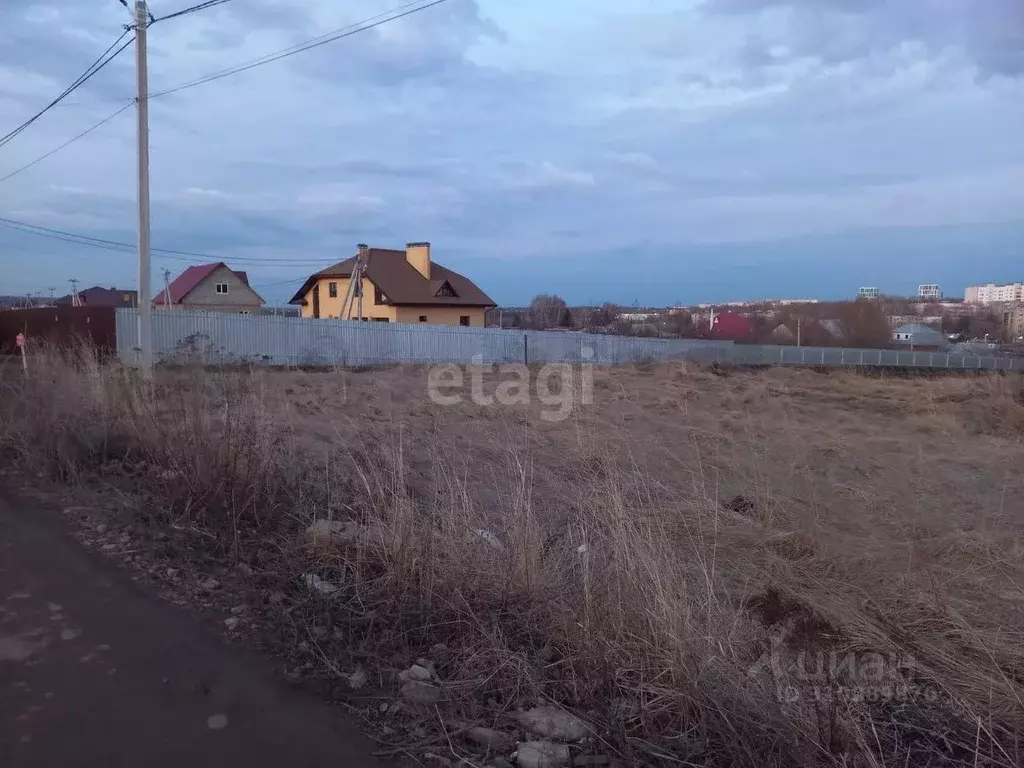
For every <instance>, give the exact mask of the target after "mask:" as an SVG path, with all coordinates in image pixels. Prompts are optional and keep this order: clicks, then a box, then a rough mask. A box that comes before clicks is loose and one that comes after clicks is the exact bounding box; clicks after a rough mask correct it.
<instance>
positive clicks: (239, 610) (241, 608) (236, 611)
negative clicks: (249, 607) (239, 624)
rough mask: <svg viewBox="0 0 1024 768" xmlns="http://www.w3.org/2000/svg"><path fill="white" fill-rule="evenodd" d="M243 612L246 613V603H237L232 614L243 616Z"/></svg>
mask: <svg viewBox="0 0 1024 768" xmlns="http://www.w3.org/2000/svg"><path fill="white" fill-rule="evenodd" d="M243 613H245V606H244V605H236V606H235V607H234V608H232V609H231V614H232V615H233V616H241V615H242V614H243Z"/></svg>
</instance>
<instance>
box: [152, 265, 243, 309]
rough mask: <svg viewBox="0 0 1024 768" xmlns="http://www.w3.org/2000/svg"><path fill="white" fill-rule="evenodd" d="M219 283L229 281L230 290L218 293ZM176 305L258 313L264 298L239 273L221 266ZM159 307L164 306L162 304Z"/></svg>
mask: <svg viewBox="0 0 1024 768" xmlns="http://www.w3.org/2000/svg"><path fill="white" fill-rule="evenodd" d="M217 283H227V284H228V292H227V293H226V294H224V293H217ZM176 306H178V307H180V308H181V309H189V310H193V311H198V312H239V311H241V310H243V309H247V310H249V311H250V312H253V313H254V314H258V312H259V309H260V307H262V306H263V300H262V299H261V298H260V297H259V296H257V295H256V294H255V293H254V292H253V290H252V288H250V287H249V286H247V285H246V284H245V283H243V282H242V280H241V278H239V276H238V275H236V274H235V273H234V272H232V271H231V270H230V269H226V268H225V267H219V268H218V269H216V270H215V271H214V272H212V273H211V274H210V275H209V276H208V277H207V278H206V279H205V280H203V282H201V283H200V284H199V285H197V286H196V287H195V288H193V289H192V290H191V291H189V293H188V294H187V295H186V296H185V298H184V299H182V301H181V303H180V304H178V305H176ZM157 308H158V309H163V308H164V307H163V305H162V304H160V305H157Z"/></svg>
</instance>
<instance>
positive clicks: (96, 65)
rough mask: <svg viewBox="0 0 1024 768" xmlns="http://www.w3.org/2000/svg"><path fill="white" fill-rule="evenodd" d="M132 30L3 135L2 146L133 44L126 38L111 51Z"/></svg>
mask: <svg viewBox="0 0 1024 768" xmlns="http://www.w3.org/2000/svg"><path fill="white" fill-rule="evenodd" d="M130 30H131V27H128V28H126V29H125V30H124V32H122V33H121V35H120V37H118V38H117V40H115V41H114V42H113V43H112V44H111V45H110V47H109V48H107V50H105V51H104V52H103V53H102V55H100V57H99V58H98V59H96V61H94V62H93V63H92V64H91V65H90V66H89V68H88V69H87V70H85V72H83V73H82V74H81V75H79V76H78V78H77V79H76V80H75V81H74V82H73V83H72V84H71V85H69V86H68V87H67V88H65V89H64V92H63V93H61V94H60V96H58V97H57V98H56V99H54V100H53V101H51V102H50V103H49V104H47V105H46V106H45V107H43V108H42V109H41V110H39V111H38V112H36V114H34V115H33V116H32V117H30V118H29V119H28V120H26V121H25V122H24V123H22V124H21V125H19V126H18V127H17V128H15V129H14V130H13V131H11V132H10V133H8V134H7V135H5V136H3V137H0V147H3V146H5V145H6V144H8V143H9V142H11V141H12V140H13V139H14V138H15V137H16V136H17V135H18V134H20V133H21V132H22V131H24V130H25V129H26V128H28V127H29V126H30V125H32V123H34V122H35V121H36V120H38V119H39V118H40V117H42V116H43V115H45V114H46V113H47V112H49V111H50V110H51V109H53V108H54V107H55V106H56V105H57V104H59V103H60V102H61V101H62V100H63V99H64V98H65V97H67V96H69V95H70V94H72V93H74V91H75V90H77V89H78V88H79V87H80V86H82V85H83V84H85V83H86V82H87V81H88V80H89V79H90V78H92V77H93V76H94V75H95V74H96V73H97V72H99V71H100V70H101V69H103V68H104V67H105V66H107V64H109V63H110V62H111V61H113V60H114V59H115V58H117V56H118V55H119V54H120V53H121V52H122V51H123V50H124V49H125V48H127V47H128V46H129V45H131V44H132V41H131V40H126V41H125V43H124V44H123V45H122V46H121V47H120V48H118V49H117V50H116V51H114V52H113V53H110V52H111V51H112V50H113V49H114V47H115V46H116V45H117V44H118V43H120V42H121V41H122V40H124V37H125V35H127V34H128V32H129V31H130ZM108 54H109V55H108Z"/></svg>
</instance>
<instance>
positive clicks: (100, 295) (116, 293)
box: [56, 285, 138, 307]
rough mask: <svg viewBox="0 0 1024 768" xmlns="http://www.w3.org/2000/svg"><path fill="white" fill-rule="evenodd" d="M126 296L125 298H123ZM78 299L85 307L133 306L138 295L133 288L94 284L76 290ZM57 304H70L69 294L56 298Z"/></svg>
mask: <svg viewBox="0 0 1024 768" xmlns="http://www.w3.org/2000/svg"><path fill="white" fill-rule="evenodd" d="M125 296H127V297H128V298H127V300H126V299H125ZM78 298H79V301H80V302H81V303H82V304H84V305H85V306H87V307H134V306H135V304H136V302H137V300H138V297H137V294H136V293H135V289H134V288H133V289H131V290H127V289H122V288H103V287H101V286H99V285H94V286H93V287H92V288H85V289H83V290H81V291H79V292H78ZM56 303H57V304H70V303H71V294H68V295H67V296H62V297H61V298H59V299H57V302H56Z"/></svg>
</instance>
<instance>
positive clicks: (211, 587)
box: [199, 578, 220, 592]
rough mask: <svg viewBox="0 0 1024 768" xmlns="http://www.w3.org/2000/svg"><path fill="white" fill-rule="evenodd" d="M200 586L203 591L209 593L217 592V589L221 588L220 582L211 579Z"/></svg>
mask: <svg viewBox="0 0 1024 768" xmlns="http://www.w3.org/2000/svg"><path fill="white" fill-rule="evenodd" d="M199 586H200V587H201V588H202V589H204V590H206V591H207V592H212V591H213V590H215V589H216V588H217V587H219V586H220V582H219V581H217V580H216V579H213V578H210V579H207V580H206V581H204V582H203V583H202V584H200V585H199Z"/></svg>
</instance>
